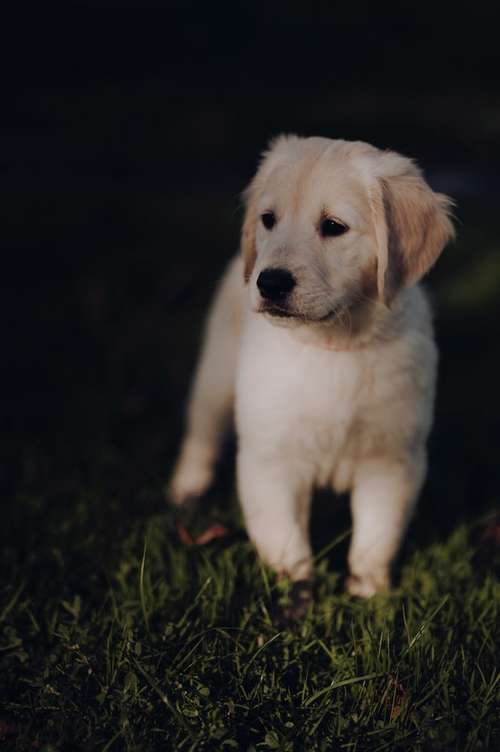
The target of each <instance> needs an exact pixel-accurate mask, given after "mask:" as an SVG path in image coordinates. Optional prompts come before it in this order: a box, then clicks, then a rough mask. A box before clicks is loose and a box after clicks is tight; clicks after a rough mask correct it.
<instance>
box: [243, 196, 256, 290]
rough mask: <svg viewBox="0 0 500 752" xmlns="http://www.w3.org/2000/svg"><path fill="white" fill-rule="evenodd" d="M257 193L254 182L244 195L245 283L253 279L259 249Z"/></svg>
mask: <svg viewBox="0 0 500 752" xmlns="http://www.w3.org/2000/svg"><path fill="white" fill-rule="evenodd" d="M255 193H256V189H255V188H254V181H252V182H251V183H250V185H249V186H248V188H247V189H246V190H245V191H244V193H243V198H244V201H245V203H246V210H245V219H244V220H243V227H242V229H241V253H242V256H243V268H244V277H245V283H246V282H248V280H249V279H250V277H251V274H252V272H253V268H254V265H255V259H256V258H257V248H256V246H255V231H256V224H257V199H256V196H255Z"/></svg>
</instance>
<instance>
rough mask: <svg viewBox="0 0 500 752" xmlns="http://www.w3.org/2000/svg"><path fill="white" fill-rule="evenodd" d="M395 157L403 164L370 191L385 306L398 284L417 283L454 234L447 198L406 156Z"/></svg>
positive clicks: (381, 292)
mask: <svg viewBox="0 0 500 752" xmlns="http://www.w3.org/2000/svg"><path fill="white" fill-rule="evenodd" d="M394 156H396V155H394ZM397 160H398V162H399V164H400V165H401V164H404V163H406V165H407V167H408V169H407V170H405V171H404V172H403V173H402V174H396V175H387V174H386V175H383V176H380V177H379V178H378V179H377V184H376V186H375V188H374V190H373V193H372V206H373V210H374V223H375V235H376V242H377V262H378V264H377V287H378V295H379V299H380V300H381V301H382V302H384V303H385V304H386V305H389V304H390V302H391V300H392V299H393V298H394V296H395V295H396V293H397V292H398V291H399V290H400V289H401V288H402V287H404V286H406V285H411V284H413V283H415V282H418V280H419V279H420V278H421V277H423V275H424V274H425V273H426V272H427V271H428V270H429V269H430V268H431V266H432V265H433V264H434V263H435V262H436V261H437V259H438V257H439V255H440V254H441V251H442V250H443V249H444V247H445V245H446V244H447V243H448V241H450V240H451V239H452V238H453V237H454V236H455V231H454V228H453V225H452V223H451V220H450V213H451V208H452V206H453V202H452V200H451V199H449V198H448V197H447V196H445V195H443V194H441V193H434V191H432V190H431V188H430V187H429V186H428V184H427V183H426V182H425V180H424V179H423V177H422V176H421V174H420V171H419V170H418V168H417V167H416V166H415V165H414V164H413V163H412V162H410V160H407V159H405V158H404V157H400V156H399V155H397Z"/></svg>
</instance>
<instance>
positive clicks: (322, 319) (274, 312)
mask: <svg viewBox="0 0 500 752" xmlns="http://www.w3.org/2000/svg"><path fill="white" fill-rule="evenodd" d="M337 310H338V309H337V308H333V309H332V310H331V311H328V313H326V314H325V315H324V316H307V315H306V314H304V313H298V312H296V311H290V310H288V309H287V308H282V307H281V306H277V305H266V306H262V308H259V309H258V310H257V313H264V314H266V315H267V316H271V317H272V318H278V319H289V320H290V321H297V322H299V323H302V324H320V323H326V322H328V321H331V320H332V319H333V318H335V316H336V314H337Z"/></svg>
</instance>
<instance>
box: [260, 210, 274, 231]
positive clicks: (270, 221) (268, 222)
mask: <svg viewBox="0 0 500 752" xmlns="http://www.w3.org/2000/svg"><path fill="white" fill-rule="evenodd" d="M260 218H261V220H262V224H263V225H264V227H265V228H266V230H272V229H273V227H274V225H275V224H276V217H275V216H274V213H273V212H271V211H268V212H264V214H262V215H261V217H260Z"/></svg>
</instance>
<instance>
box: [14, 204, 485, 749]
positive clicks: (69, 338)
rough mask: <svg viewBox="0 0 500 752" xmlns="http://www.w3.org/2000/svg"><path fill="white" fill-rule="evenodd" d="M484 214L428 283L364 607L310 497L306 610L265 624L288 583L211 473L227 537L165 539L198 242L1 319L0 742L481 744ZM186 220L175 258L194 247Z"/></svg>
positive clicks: (215, 513) (113, 265)
mask: <svg viewBox="0 0 500 752" xmlns="http://www.w3.org/2000/svg"><path fill="white" fill-rule="evenodd" d="M190 206H191V199H190V201H189V202H186V207H188V208H189V207H190ZM214 206H215V209H217V207H218V211H219V212H220V214H218V213H217V212H216V213H215V214H214V211H212V208H210V211H209V212H207V216H206V218H205V219H206V226H205V225H203V226H202V230H203V232H201V231H200V235H204V234H206V235H207V236H208V237H211V238H212V241H211V242H212V244H213V246H214V247H215V246H217V247H220V248H222V249H225V248H227V247H232V245H231V243H229V242H227V240H228V239H227V238H225V237H222V235H221V233H223V232H225V230H224V231H223V230H221V229H218V230H217V232H218V233H219V234H220V243H219V242H217V243H216V242H215V240H214V238H215V231H212V235H210V233H209V230H210V223H213V222H214V219H213V217H214V216H216V217H219V216H220V217H221V221H220V223H219V224H220V226H221V227H225V226H226V224H225V220H224V222H223V221H222V217H225V216H226V213H227V212H226V209H225V205H224V206H223V205H222V204H220V202H219V203H217V200H216V199H214ZM155 216H156V215H155ZM150 224H151V223H150ZM237 224H238V221H237V218H234V226H235V228H236V225H237ZM145 226H146V227H147V226H149V225H148V223H147V222H145ZM481 226H482V223H481V222H478V223H477V224H476V225H474V224H472V223H471V229H469V230H468V232H469V237H467V235H466V232H467V231H464V233H463V239H462V240H460V241H459V243H458V244H457V246H455V247H454V248H453V249H450V252H447V254H445V255H444V256H443V259H442V261H441V262H440V264H439V266H438V268H437V269H436V272H435V274H434V277H433V279H434V281H435V293H436V297H437V299H438V309H439V311H440V317H439V321H438V333H439V339H440V349H441V356H442V357H441V374H440V390H439V399H438V405H437V421H436V427H435V429H434V432H433V438H432V442H431V462H430V470H431V472H430V478H429V481H428V483H427V486H426V489H425V490H424V493H423V495H422V500H421V508H420V512H419V515H418V518H417V520H416V522H415V523H414V525H413V527H412V530H411V531H410V534H409V536H408V542H407V544H406V547H405V550H404V552H403V555H402V560H401V568H400V578H399V582H398V584H397V587H396V589H395V590H394V592H393V593H391V595H390V596H386V597H376V598H374V599H372V600H370V601H359V600H356V599H354V598H351V597H349V596H347V595H346V594H344V592H343V586H342V580H343V577H344V575H345V567H346V563H345V562H346V549H347V545H348V535H349V527H350V521H349V517H348V514H347V512H346V508H345V505H342V503H341V502H339V503H337V502H336V501H334V500H332V499H331V498H329V497H327V498H319V499H317V502H316V507H315V514H314V516H313V524H312V537H313V542H314V545H315V551H316V555H317V582H316V594H315V603H314V608H313V610H312V611H311V613H310V614H309V615H308V617H307V618H306V619H304V621H303V622H301V623H299V624H296V625H295V626H293V627H291V628H288V629H278V628H276V626H275V624H274V623H273V619H272V616H271V614H272V609H273V607H274V605H275V603H276V601H278V600H280V599H286V589H285V588H284V587H283V586H281V585H279V584H278V583H276V581H275V580H274V579H273V576H272V574H271V573H270V572H269V571H267V570H266V569H265V568H263V567H262V566H261V565H260V564H259V562H258V560H257V558H256V556H255V553H254V551H253V549H252V547H251V545H250V544H249V542H248V540H247V539H246V536H245V533H244V530H243V526H242V523H241V519H240V515H239V512H238V509H237V504H236V500H235V498H234V493H233V490H232V476H230V478H229V483H227V482H226V484H225V486H224V484H223V485H222V487H221V489H220V490H219V491H217V493H216V494H215V497H214V506H213V507H210V508H209V509H207V510H206V511H205V512H204V514H203V518H202V519H201V520H200V526H201V527H203V526H204V525H205V524H206V523H208V522H209V521H210V520H211V519H213V518H214V517H215V518H216V519H220V520H221V521H223V522H226V524H227V525H228V526H229V528H230V530H231V534H230V536H229V537H227V538H226V539H224V540H221V541H218V542H214V543H212V544H210V545H208V546H206V547H200V548H196V547H194V548H188V547H185V546H183V545H182V544H181V543H180V542H179V540H178V538H177V535H176V534H175V531H174V527H173V520H172V519H171V517H170V515H169V513H168V511H166V509H165V506H164V503H163V501H162V498H161V486H162V483H163V482H164V480H165V459H166V458H168V459H169V460H170V461H172V459H173V452H174V447H175V446H176V444H177V441H178V437H179V416H180V405H181V399H180V396H181V395H182V393H183V391H185V388H186V384H187V380H188V375H189V373H190V370H191V367H192V359H193V354H194V351H195V341H196V340H197V339H198V338H199V323H200V321H201V318H202V315H203V309H204V306H205V303H206V294H207V284H206V279H208V278H213V276H214V274H215V271H214V269H213V268H212V267H213V261H212V259H211V257H210V254H209V253H206V254H205V252H204V249H203V254H201V255H200V253H199V251H197V253H198V255H197V256H194V255H193V256H191V257H188V256H186V259H184V260H183V258H182V257H181V254H180V253H179V254H171V257H169V259H166V258H165V257H164V248H163V245H162V244H163V241H164V240H165V242H166V239H162V238H160V240H161V242H160V241H158V245H157V246H154V247H153V246H151V249H152V250H151V253H150V255H149V256H148V255H147V253H146V251H144V249H143V248H142V245H141V264H142V265H139V268H140V270H141V271H142V273H143V274H144V276H143V277H141V276H140V275H139V274H137V275H134V274H132V273H131V272H130V268H131V266H130V263H129V262H130V258H135V256H134V255H133V254H132V251H130V254H131V255H130V258H129V257H127V258H129V260H128V261H127V262H126V263H121V262H120V263H118V262H117V261H116V259H114V258H113V257H112V256H110V255H109V252H108V249H107V248H106V249H105V250H106V253H105V252H104V250H103V254H102V259H103V260H102V262H101V263H102V268H101V267H99V268H96V270H94V271H93V274H94V276H95V279H94V276H92V275H90V276H89V280H90V281H88V286H87V287H85V285H83V282H82V281H81V280H77V282H75V284H74V288H72V287H71V286H69V283H67V281H65V284H64V285H63V286H62V287H63V288H64V290H66V287H67V288H68V290H69V292H66V293H65V294H66V297H64V296H63V297H61V296H58V295H57V294H55V293H56V292H58V290H59V288H58V287H57V285H56V284H55V283H53V287H52V288H50V289H52V290H53V292H54V291H55V292H54V294H53V296H52V298H53V300H54V303H53V305H52V306H45V307H43V306H40V312H39V311H38V308H36V307H35V308H33V309H30V308H29V301H28V302H27V303H26V306H27V307H26V309H21V313H22V311H23V310H24V318H22V319H21V324H22V326H23V327H24V330H23V329H21V331H24V332H25V333H26V336H25V337H24V336H21V335H20V334H19V331H18V328H16V327H14V326H13V327H12V328H11V338H12V341H13V343H14V344H13V347H14V346H15V347H20V350H19V351H17V350H16V351H15V352H16V355H17V356H22V357H23V358H24V362H23V361H22V367H21V366H19V367H18V369H17V370H16V369H15V368H14V367H13V366H12V363H15V362H16V361H15V360H14V359H13V360H12V363H11V377H12V385H11V387H10V389H9V390H8V392H7V391H6V393H8V394H9V396H10V397H11V404H12V418H11V421H10V424H9V428H10V429H11V433H10V435H9V440H8V441H7V439H6V438H2V437H0V442H1V443H0V448H1V449H2V453H3V455H4V456H5V457H7V460H8V463H7V464H8V465H9V466H10V469H11V471H10V475H9V472H6V473H5V476H6V477H7V478H8V479H10V481H11V483H10V492H9V493H6V494H5V496H4V498H3V501H4V506H3V510H2V511H3V513H2V526H0V572H1V574H2V578H1V581H0V746H1V749H2V750H3V749H6V750H20V751H21V750H23V751H27V750H40V751H43V750H45V752H55V750H57V751H58V752H67V751H68V752H69V750H80V751H82V752H86V751H87V750H94V749H101V750H106V751H111V752H117V751H118V750H129V751H131V752H132V751H135V750H137V751H138V750H156V749H158V750H170V749H172V750H185V751H186V752H189V750H193V751H194V750H232V749H235V750H244V752H251V751H252V750H253V751H254V752H258V751H260V750H273V749H275V750H283V751H285V750H294V752H299V751H300V750H304V751H305V752H315V751H316V750H321V751H323V750H328V751H330V750H349V751H351V750H352V751H358V752H361V751H362V750H372V751H373V752H375V751H376V750H380V751H381V750H390V751H393V750H412V752H413V751H415V752H434V751H435V750H453V751H454V752H458V751H460V750H468V751H470V752H476V750H497V749H499V748H500V681H499V678H498V677H499V674H498V657H499V650H498V635H499V634H500V585H499V581H498V574H499V571H500V569H499V563H500V562H499V550H498V545H495V544H494V541H495V531H496V534H497V533H498V522H495V520H496V518H495V517H493V516H492V517H491V518H490V515H492V514H493V510H494V509H495V507H498V451H499V446H500V432H499V426H500V405H499V404H498V399H495V398H494V396H495V395H496V394H497V393H498V347H497V344H498V343H497V340H498V302H497V301H498V300H499V299H500V297H499V294H500V282H499V280H500V275H499V274H498V269H499V266H498V251H497V245H496V243H497V235H496V232H497V231H496V228H495V230H494V232H493V230H492V231H491V232H490V233H489V234H488V235H487V236H485V237H484V238H481V237H480V236H479V234H478V233H479V228H480V227H481ZM157 229H158V228H157V227H156V226H155V227H153V228H152V229H151V233H152V234H156V232H157ZM186 232H187V231H186V230H185V228H184V227H183V228H182V232H181V230H179V232H178V240H179V248H181V247H184V246H186V247H187V248H188V249H189V248H195V247H198V246H197V245H196V244H195V242H194V239H191V240H190V241H188V240H186V239H185V234H186ZM235 237H236V230H235ZM217 238H219V235H217ZM474 242H476V245H474ZM181 243H182V244H181ZM145 247H146V249H147V248H148V246H147V243H146V246H145ZM470 248H475V249H476V250H475V251H474V255H471V254H470V252H469V250H468V249H470ZM481 248H483V251H484V252H483V253H481ZM477 249H479V250H477ZM119 250H120V258H121V254H122V249H121V247H120V249H119ZM115 252H116V254H117V255H118V250H116V251H115ZM134 253H135V251H134ZM220 253H221V254H222V251H220ZM144 254H146V260H147V263H144V262H143V255H144ZM220 261H221V262H222V259H220ZM195 262H196V263H195ZM108 266H109V268H108ZM194 268H196V274H197V277H196V280H198V282H199V283H198V282H196V285H197V290H195V292H194V298H195V300H196V302H195V304H194V305H193V296H192V295H191V292H190V290H191V287H190V286H192V279H193V275H194V272H193V269H194ZM119 271H120V273H121V275H122V277H118V272H119ZM89 274H90V273H89ZM162 275H163V276H162ZM210 275H212V276H211V277H210ZM162 280H163V281H164V283H163V282H162ZM196 280H195V281H196ZM86 284H87V283H86ZM79 285H83V288H82V289H83V292H81V291H80V292H79V290H80V287H79ZM196 285H195V287H196ZM101 288H102V289H101ZM172 288H173V289H174V290H177V289H180V290H181V291H184V292H183V294H182V295H179V296H177V298H176V297H175V296H174V297H172V293H171V289H172ZM34 289H36V288H34ZM106 289H108V293H107V294H105V293H106ZM103 290H104V292H103ZM42 293H43V291H42V290H39V291H38V294H39V295H40V296H42ZM70 293H71V294H70ZM101 293H102V295H101ZM79 294H81V298H82V299H81V309H82V311H83V313H82V312H79V311H77V310H76V309H77V306H76V303H75V302H74V301H76V300H79V298H78V295H79ZM106 295H107V296H106ZM168 295H170V298H168ZM190 295H191V297H190ZM141 296H142V297H141ZM165 296H167V304H165V305H164V299H165ZM183 296H185V298H186V300H184V297H183ZM203 296H205V297H203ZM101 297H102V301H101V302H102V311H101V312H100V313H99V310H97V309H99V306H98V305H97V304H96V301H97V302H99V300H101ZM13 301H14V297H13ZM89 301H90V302H89ZM131 301H135V302H134V305H132V303H131ZM14 302H15V301H14ZM14 302H13V303H12V310H16V312H17V310H18V309H17V307H15V306H14ZM70 303H72V304H74V305H75V310H73V309H72V308H71V307H70ZM129 304H130V305H129ZM16 305H17V304H16ZM194 308H195V309H196V311H197V313H196V315H195V316H194V317H193V309H194ZM87 309H88V310H87ZM68 311H69V313H68ZM52 319H53V320H52ZM37 327H38V328H37ZM47 331H50V333H51V337H52V338H51V339H50V338H48V337H47ZM33 332H35V336H33ZM28 333H29V334H30V335H31V336H32V338H33V339H34V340H36V342H35V345H36V346H34V349H33V350H29V349H28V348H25V347H24V342H25V341H28V340H27V334H28ZM18 343H21V345H18ZM464 343H465V346H464ZM48 350H50V359H46V352H47V351H48ZM172 352H174V353H175V358H174V359H172V357H171V353H172ZM18 361H19V357H18ZM40 364H41V365H40ZM165 395H168V396H165ZM169 399H170V400H171V402H169V401H168V400H169ZM46 424H47V425H49V424H50V425H49V428H48V429H47V430H45V427H44V426H45V425H46ZM164 455H165V456H164ZM2 479H3V476H2V477H1V478H0V480H2ZM332 504H335V505H336V506H335V511H334V513H333V514H332V513H330V507H331V505H332ZM327 512H328V514H327ZM495 525H496V526H497V527H495Z"/></svg>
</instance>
